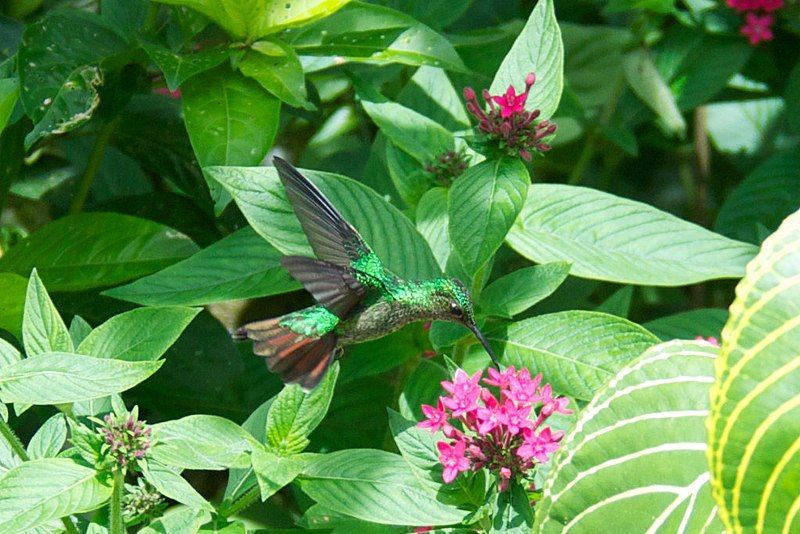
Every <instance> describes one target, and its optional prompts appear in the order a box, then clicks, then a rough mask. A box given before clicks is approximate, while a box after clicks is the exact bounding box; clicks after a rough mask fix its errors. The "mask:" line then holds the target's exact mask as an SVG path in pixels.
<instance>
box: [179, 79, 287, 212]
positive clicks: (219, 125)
mask: <svg viewBox="0 0 800 534" xmlns="http://www.w3.org/2000/svg"><path fill="white" fill-rule="evenodd" d="M182 94H183V113H184V117H185V122H186V130H187V131H188V132H189V139H190V140H191V142H192V148H194V153H195V155H196V156H197V161H198V163H200V166H201V167H207V166H209V165H256V164H258V163H261V160H263V159H264V156H266V154H267V151H268V150H269V149H270V147H271V146H272V143H273V141H274V140H275V134H276V133H277V132H278V125H279V121H280V111H281V102H280V100H278V99H277V98H275V97H273V96H272V95H270V94H269V93H267V92H266V91H264V89H263V88H262V87H261V86H260V85H259V84H258V83H257V82H255V81H254V80H251V79H250V78H247V77H245V76H243V75H242V74H240V73H238V72H233V71H231V70H230V69H229V68H227V67H224V66H223V67H220V68H217V69H214V70H212V71H208V72H204V73H203V74H199V75H197V76H195V77H193V78H192V79H191V80H189V81H188V82H187V83H186V84H184V86H183V88H182ZM209 187H210V189H211V196H212V198H213V199H214V201H215V203H216V210H217V212H218V213H219V212H221V211H222V209H223V208H224V207H225V206H226V205H227V203H228V202H229V198H228V197H227V195H225V191H223V190H222V189H221V188H220V187H219V184H216V183H215V182H209Z"/></svg>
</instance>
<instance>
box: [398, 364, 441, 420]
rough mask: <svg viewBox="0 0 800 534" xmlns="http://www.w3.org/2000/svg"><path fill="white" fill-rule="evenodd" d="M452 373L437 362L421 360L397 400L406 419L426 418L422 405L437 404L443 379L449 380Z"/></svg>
mask: <svg viewBox="0 0 800 534" xmlns="http://www.w3.org/2000/svg"><path fill="white" fill-rule="evenodd" d="M450 378H451V377H450V374H449V373H448V372H447V370H446V369H445V368H444V367H442V366H441V365H439V364H438V363H436V362H432V361H430V360H421V361H420V362H419V365H417V368H416V369H414V372H412V373H411V376H409V377H408V379H407V380H406V382H405V384H404V385H403V392H402V393H400V398H399V399H398V400H397V404H398V407H399V409H400V414H401V415H402V416H403V417H405V418H406V419H413V420H415V421H420V420H422V419H423V418H424V415H423V413H422V409H421V408H420V406H422V405H423V404H429V405H431V406H435V405H436V400H437V399H438V398H439V396H440V395H441V394H442V380H449V379H450Z"/></svg>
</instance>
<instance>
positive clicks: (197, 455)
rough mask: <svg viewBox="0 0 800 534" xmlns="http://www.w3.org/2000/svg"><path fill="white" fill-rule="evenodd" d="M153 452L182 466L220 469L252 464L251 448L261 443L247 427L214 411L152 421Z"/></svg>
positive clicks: (165, 461)
mask: <svg viewBox="0 0 800 534" xmlns="http://www.w3.org/2000/svg"><path fill="white" fill-rule="evenodd" d="M153 437H154V438H155V440H156V444H155V446H153V449H152V452H151V455H152V458H153V459H154V460H156V461H158V462H160V463H162V464H164V465H167V466H171V467H178V468H181V469H212V470H221V469H228V468H230V467H240V468H246V467H249V465H250V459H249V457H250V451H252V450H253V449H254V448H256V447H260V446H261V445H259V443H258V442H257V441H255V439H253V436H251V435H250V434H249V433H248V432H247V431H246V430H244V429H243V428H242V427H240V426H239V425H237V424H236V423H234V422H232V421H229V420H228V419H225V418H222V417H217V416H214V415H190V416H188V417H184V418H183V419H178V420H176V421H167V422H164V423H158V424H156V425H153Z"/></svg>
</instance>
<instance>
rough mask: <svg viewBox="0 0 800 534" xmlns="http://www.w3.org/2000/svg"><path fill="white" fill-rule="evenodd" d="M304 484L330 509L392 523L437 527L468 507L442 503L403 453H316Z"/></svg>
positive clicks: (455, 519) (454, 520)
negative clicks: (422, 481)
mask: <svg viewBox="0 0 800 534" xmlns="http://www.w3.org/2000/svg"><path fill="white" fill-rule="evenodd" d="M299 481H300V487H301V488H302V490H303V491H304V492H305V493H307V494H308V495H309V496H310V497H311V498H312V499H314V500H315V501H317V502H318V503H319V504H321V505H323V506H325V507H327V508H330V509H331V510H333V511H335V512H338V513H341V514H345V515H348V516H350V517H355V518H358V519H363V520H365V521H371V522H374V523H382V524H388V525H398V524H400V525H412V526H431V525H433V526H436V525H449V524H452V523H458V522H459V521H461V520H462V519H463V518H464V516H466V514H467V512H466V511H465V510H459V509H457V508H455V507H453V506H449V505H446V504H443V503H442V502H441V501H439V500H438V498H437V495H436V493H435V492H433V491H431V490H429V489H425V488H423V487H422V486H420V484H419V482H418V481H417V478H416V477H415V476H414V475H413V474H412V473H411V472H410V471H409V468H408V464H406V462H405V460H403V458H402V457H401V456H398V455H396V454H391V453H389V452H386V451H378V450H373V449H350V450H343V451H337V452H333V453H330V454H325V455H321V456H319V457H317V459H316V460H314V461H312V462H309V464H308V465H307V467H306V468H305V470H304V471H303V474H302V475H301V476H300V477H299Z"/></svg>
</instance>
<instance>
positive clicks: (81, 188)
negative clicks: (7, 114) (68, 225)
mask: <svg viewBox="0 0 800 534" xmlns="http://www.w3.org/2000/svg"><path fill="white" fill-rule="evenodd" d="M118 121H119V117H117V118H115V119H113V120H110V121H109V122H107V123H106V124H105V125H104V126H103V127H102V128H101V129H100V132H99V133H98V134H97V138H96V139H95V140H94V145H92V151H91V152H90V153H89V159H88V161H87V162H86V168H85V169H84V171H83V174H82V175H81V179H80V181H79V182H78V189H77V191H75V198H73V199H72V204H70V206H69V213H70V214H75V213H80V212H81V210H82V209H83V205H84V204H85V203H86V198H87V197H88V196H89V190H90V189H91V188H92V182H94V177H95V175H97V170H98V169H99V168H100V163H101V162H102V161H103V154H105V151H106V146H108V142H109V140H110V139H111V134H113V133H114V129H115V128H116V127H117V122H118Z"/></svg>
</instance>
